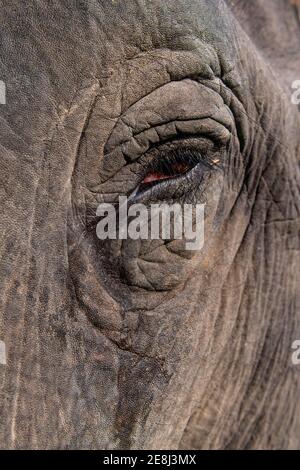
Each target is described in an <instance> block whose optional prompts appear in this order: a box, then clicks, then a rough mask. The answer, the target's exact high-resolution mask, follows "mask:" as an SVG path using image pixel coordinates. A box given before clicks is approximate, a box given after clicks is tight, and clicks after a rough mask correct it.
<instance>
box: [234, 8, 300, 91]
mask: <svg viewBox="0 0 300 470" xmlns="http://www.w3.org/2000/svg"><path fill="white" fill-rule="evenodd" d="M226 3H227V4H228V6H229V7H230V9H231V11H232V12H233V14H234V16H235V18H236V19H237V20H238V22H239V24H240V25H241V27H242V29H243V30H244V31H245V33H246V34H247V35H248V36H249V37H250V39H251V41H252V42H253V44H254V45H255V46H256V48H257V49H258V50H259V52H260V54H261V55H262V56H263V57H264V59H265V61H266V62H268V63H269V65H270V66H271V67H272V69H273V71H274V72H275V74H276V76H277V79H278V80H279V81H280V82H281V84H282V85H283V86H284V87H285V88H288V89H289V90H290V89H291V84H292V83H293V82H294V81H295V80H299V79H300V72H299V70H300V54H299V50H300V0H276V1H275V2H274V0H251V2H249V0H226Z"/></svg>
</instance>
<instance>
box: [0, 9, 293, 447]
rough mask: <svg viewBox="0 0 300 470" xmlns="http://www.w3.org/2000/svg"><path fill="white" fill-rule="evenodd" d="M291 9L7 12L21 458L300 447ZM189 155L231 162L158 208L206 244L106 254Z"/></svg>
mask: <svg viewBox="0 0 300 470" xmlns="http://www.w3.org/2000/svg"><path fill="white" fill-rule="evenodd" d="M291 3H292V2H289V1H288V0H275V1H274V0H253V1H252V0H251V1H249V0H247V1H236V0H235V1H231V2H230V1H228V2H227V3H224V2H223V1H222V0H151V1H150V0H148V1H146V0H129V1H127V0H126V1H125V0H114V1H110V0H105V1H104V0H103V1H102V0H93V1H92V0H90V1H72V0H68V1H67V0H59V1H58V0H57V1H53V2H47V1H45V0H35V1H26V2H20V1H17V0H9V1H4V0H2V1H1V5H0V6H1V8H0V14H1V77H0V79H1V80H4V81H5V82H6V86H7V104H6V105H5V106H4V105H1V113H2V116H1V127H0V134H1V166H0V169H1V171H0V178H1V185H0V191H1V207H0V211H1V218H0V220H1V251H0V253H1V255H0V270H1V271H0V272H1V275H0V289H1V303H0V305H1V308H0V311H1V323H0V339H1V340H3V341H5V344H6V349H7V364H6V365H5V366H4V365H0V375H1V395H0V397H1V398H0V399H1V419H0V422H1V427H0V443H1V447H2V448H14V449H18V448H47V449H48V448H60V449H66V448H87V449H95V448H98V449H114V448H119V449H125V448H136V449H143V448H147V449H159V448H172V449H177V448H189V449H203V448H212V449H224V448H233V449H245V448H251V449H252V448H258V449H261V448H267V449H274V448H298V447H299V446H300V438H299V436H300V429H299V423H300V416H299V406H298V402H299V399H300V398H299V397H300V393H299V392H300V384H299V381H300V370H299V367H298V368H297V367H296V366H293V364H292V361H291V354H292V349H291V345H292V342H293V341H294V340H296V339H300V329H299V280H300V279H299V261H300V260H299V214H300V202H299V189H300V171H299V155H300V132H299V130H300V118H299V108H298V107H297V106H295V105H292V104H291V99H290V96H291V88H290V87H291V83H292V82H293V81H294V80H296V79H300V53H299V51H300V48H299V46H300V27H299V16H298V13H299V12H298V11H297V7H296V6H295V5H292V4H291ZM172 145H173V146H175V148H177V149H180V148H181V146H182V147H183V146H187V147H188V146H189V145H193V146H194V147H196V148H197V149H198V150H199V153H200V154H201V155H203V158H210V157H209V156H211V155H213V156H216V155H217V159H218V160H219V161H220V165H219V167H218V168H217V169H216V171H211V172H206V173H205V175H204V176H203V175H202V177H199V174H198V179H197V177H194V179H192V180H190V179H189V178H186V179H185V178H183V179H184V181H183V182H182V184H181V187H180V188H178V187H177V186H176V183H175V186H174V185H173V186H174V187H173V186H172V184H171V186H170V188H169V189H168V190H167V191H164V190H163V189H161V188H159V187H158V188H159V189H158V191H157V192H156V193H155V194H154V196H153V198H154V199H155V200H156V201H160V200H174V199H175V200H179V202H183V201H185V202H195V201H196V202H198V203H201V202H203V203H204V202H205V203H206V225H205V230H206V232H205V244H204V248H203V249H202V250H201V251H200V252H193V253H191V252H187V251H185V249H184V248H183V246H182V244H180V243H181V242H178V241H177V242H174V241H173V242H172V241H168V242H167V243H164V242H162V241H156V242H152V243H151V242H141V243H140V242H134V241H132V240H131V241H130V240H129V241H127V242H124V243H123V244H122V245H121V244H119V243H118V242H112V243H111V244H108V243H106V242H100V241H99V240H98V239H97V237H96V232H95V211H96V207H97V205H98V204H99V202H102V201H110V202H113V201H115V198H116V197H117V196H118V195H119V194H121V195H122V194H123V195H124V194H130V193H131V192H132V191H133V190H134V189H135V188H136V187H137V185H138V183H139V181H140V179H139V178H140V169H141V168H144V167H143V165H145V164H147V162H149V161H151V159H153V158H164V154H165V152H167V150H168V148H170V147H169V146H172ZM145 162H146V163H145ZM196 176H197V175H196ZM150 199H151V198H150ZM150 199H149V198H148V199H147V197H146V196H143V197H141V202H145V203H146V202H149V201H150Z"/></svg>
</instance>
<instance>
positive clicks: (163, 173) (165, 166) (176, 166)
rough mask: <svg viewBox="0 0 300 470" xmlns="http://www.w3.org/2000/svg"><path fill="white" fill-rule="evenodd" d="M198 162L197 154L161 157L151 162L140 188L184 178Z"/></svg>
mask: <svg viewBox="0 0 300 470" xmlns="http://www.w3.org/2000/svg"><path fill="white" fill-rule="evenodd" d="M199 161H200V158H199V154H195V153H194V152H187V151H184V152H182V153H181V152H175V151H173V152H172V153H171V154H168V155H163V156H161V158H159V159H156V161H154V162H152V164H151V165H150V167H149V168H148V169H147V170H146V173H145V174H144V178H143V180H142V181H141V186H142V187H144V188H146V187H149V186H152V185H153V184H155V183H157V182H160V181H163V180H170V179H175V178H177V177H179V176H184V175H185V174H187V173H188V172H189V171H191V170H192V169H193V168H194V167H195V166H196V165H197V164H198V163H199Z"/></svg>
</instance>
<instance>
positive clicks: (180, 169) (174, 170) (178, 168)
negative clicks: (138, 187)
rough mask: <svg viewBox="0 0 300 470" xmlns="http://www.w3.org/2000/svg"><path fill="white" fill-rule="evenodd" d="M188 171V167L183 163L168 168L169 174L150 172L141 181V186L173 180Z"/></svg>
mask: <svg viewBox="0 0 300 470" xmlns="http://www.w3.org/2000/svg"><path fill="white" fill-rule="evenodd" d="M188 170H189V167H188V165H187V164H185V163H173V164H172V165H171V166H170V170H169V173H163V172H152V173H148V175H147V176H146V177H145V178H144V179H143V181H142V184H147V183H153V181H159V180H167V179H170V178H174V177H175V176H179V175H182V174H184V173H186V172H187V171H188Z"/></svg>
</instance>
